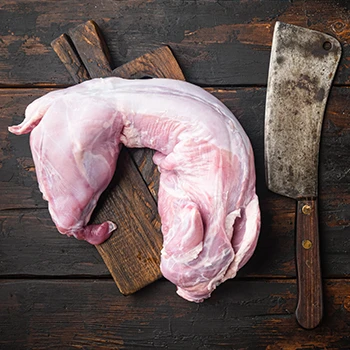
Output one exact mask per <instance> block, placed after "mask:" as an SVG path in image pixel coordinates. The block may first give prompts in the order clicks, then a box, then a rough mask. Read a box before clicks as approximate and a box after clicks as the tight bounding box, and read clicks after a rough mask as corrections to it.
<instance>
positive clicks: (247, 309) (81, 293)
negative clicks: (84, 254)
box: [0, 279, 350, 350]
mask: <svg viewBox="0 0 350 350" xmlns="http://www.w3.org/2000/svg"><path fill="white" fill-rule="evenodd" d="M227 285H228V288H227V289H225V290H223V289H218V290H217V291H216V292H215V293H214V294H213V296H212V298H211V299H209V300H207V301H205V302H204V303H202V304H195V303H189V302H187V301H185V300H183V299H181V298H180V297H179V296H177V295H176V293H175V288H174V286H173V285H172V284H171V283H169V282H168V281H166V280H163V279H162V280H160V281H158V282H156V283H154V284H152V285H150V286H148V287H146V288H145V289H143V290H141V291H139V292H138V293H136V294H134V295H131V296H127V297H125V296H122V295H121V294H120V293H119V292H118V290H117V288H116V286H115V285H114V283H113V281H103V280H100V281H96V280H84V279H82V280H52V281H45V280H40V281H35V280H22V281H21V280H19V281H13V280H2V281H0V298H1V301H2V302H1V303H0V330H1V331H2V336H1V337H0V347H1V348H3V349H12V348H15V349H28V348H29V349H57V348H65V349H67V348H78V349H94V350H96V349H105V350H107V349H108V350H109V349H144V348H155V349H179V350H182V349H189V350H191V349H222V348H223V349H251V350H260V349H261V350H262V349H264V350H265V349H271V350H275V349H276V350H280V349H283V350H294V349H347V348H348V345H349V343H350V338H349V337H350V336H349V327H350V298H349V295H350V282H349V281H344V280H328V281H326V283H325V297H326V298H325V300H326V304H325V309H326V312H327V316H328V317H327V319H325V320H324V323H323V324H322V326H321V327H318V328H316V329H314V330H311V331H307V330H304V329H302V328H300V327H298V325H297V323H296V321H295V317H294V314H293V311H294V308H295V303H296V298H295V295H296V284H295V281H294V280H286V281H283V280H271V281H266V280H259V281H237V280H232V281H229V282H227Z"/></svg>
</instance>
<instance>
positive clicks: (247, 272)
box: [0, 88, 350, 288]
mask: <svg viewBox="0 0 350 350" xmlns="http://www.w3.org/2000/svg"><path fill="white" fill-rule="evenodd" d="M48 91H49V90H48V89H16V90H14V89H2V90H0V108H1V113H0V115H1V117H0V153H1V155H0V160H1V167H0V193H1V196H0V209H1V210H2V216H1V220H0V227H2V235H1V236H0V247H1V249H0V254H2V255H1V256H0V261H2V262H3V263H2V264H0V274H1V275H2V276H4V275H5V276H6V275H7V276H9V275H11V276H21V275H33V276H34V275H37V276H45V275H47V276H52V277H53V276H55V275H56V276H70V275H80V276H86V275H91V276H96V277H98V276H99V274H101V275H103V276H106V275H107V274H108V271H107V269H106V268H105V267H104V264H103V261H102V259H101V258H100V257H99V255H98V254H96V252H95V248H94V247H92V246H90V245H89V244H87V243H85V242H80V241H76V240H75V239H72V238H67V237H65V236H62V235H60V234H59V233H58V232H57V230H56V229H55V228H54V225H53V223H52V222H51V220H50V217H49V214H48V212H47V209H42V211H39V212H38V211H33V210H30V208H31V209H35V208H39V207H40V208H47V203H46V202H45V201H44V200H42V198H41V194H40V192H39V190H38V185H37V182H36V177H35V172H34V164H33V161H32V157H31V154H30V150H29V145H28V135H24V136H15V135H12V134H10V133H8V132H7V129H6V126H7V125H10V124H12V123H17V122H20V121H21V120H22V119H23V111H24V109H25V107H26V105H27V104H28V103H30V102H31V101H32V100H34V99H35V98H38V97H39V96H41V95H43V94H44V93H46V92H48ZM208 91H210V92H211V93H213V94H214V95H215V96H216V97H218V98H219V99H220V100H221V101H222V102H224V103H225V104H226V105H227V106H228V107H229V108H230V109H231V110H232V111H233V113H234V114H235V115H236V116H237V118H238V119H239V121H240V122H241V124H242V125H243V127H244V128H245V130H246V131H247V133H248V136H249V138H250V140H251V142H252V144H253V148H254V153H255V162H256V170H257V191H258V196H259V198H260V202H261V210H262V218H263V220H262V230H261V235H260V239H259V244H258V246H257V250H256V251H255V253H254V256H253V257H252V259H251V260H250V261H249V263H248V264H247V265H246V266H245V267H244V269H243V270H242V271H241V272H240V273H239V277H250V278H252V277H255V278H259V277H283V278H285V277H295V260H294V250H293V247H294V227H295V226H294V225H295V203H294V201H293V200H290V199H288V198H284V197H281V196H278V195H275V194H273V193H272V192H270V191H268V190H267V188H266V185H265V179H264V156H263V139H264V138H263V124H264V103H265V94H266V90H265V89H264V88H240V89H213V88H210V89H208ZM349 105H350V89H349V88H334V89H333V91H332V93H331V96H330V100H329V104H328V108H327V111H326V115H325V121H324V125H323V130H322V139H321V158H320V201H319V204H320V232H321V258H322V268H323V272H324V276H325V277H350V254H349V251H350V235H349V228H350V187H349V183H350V172H349V171H348V169H349V157H350V154H349V148H350V123H349V116H348V106H349ZM138 164H142V157H140V162H139V163H138ZM142 174H143V177H144V178H146V179H147V181H148V182H149V183H152V182H153V183H155V181H156V177H155V176H153V175H152V170H151V169H150V168H148V167H147V166H146V165H145V166H144V167H142ZM155 187H156V186H155V185H154V188H155ZM11 208H12V209H16V210H10V209H11ZM24 209H25V210H24ZM18 216H21V221H20V222H19V221H18V220H17V217H18ZM36 216H38V217H39V219H40V220H41V221H42V222H43V224H42V225H39V222H38V220H37V219H36ZM62 251H63V252H62ZM34 257H35V258H34ZM46 265H47V266H46ZM221 288H225V285H223V286H222V287H221Z"/></svg>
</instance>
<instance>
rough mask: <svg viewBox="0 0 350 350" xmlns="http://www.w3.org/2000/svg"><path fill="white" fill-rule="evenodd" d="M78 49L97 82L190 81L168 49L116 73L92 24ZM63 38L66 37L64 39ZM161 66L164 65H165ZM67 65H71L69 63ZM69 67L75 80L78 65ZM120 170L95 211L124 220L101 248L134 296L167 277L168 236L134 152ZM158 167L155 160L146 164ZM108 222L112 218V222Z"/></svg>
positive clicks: (82, 30) (123, 157) (79, 35)
mask: <svg viewBox="0 0 350 350" xmlns="http://www.w3.org/2000/svg"><path fill="white" fill-rule="evenodd" d="M70 36H71V38H72V41H73V43H74V46H75V48H76V50H77V52H78V55H79V56H80V58H81V60H82V62H83V64H84V67H85V68H86V70H87V74H86V75H89V76H90V77H91V78H98V77H107V76H111V75H116V76H119V74H121V75H122V76H123V77H128V78H130V77H134V76H135V74H139V75H140V76H143V75H145V74H146V75H150V76H152V77H167V76H168V77H169V78H174V79H176V78H178V79H182V80H183V79H184V76H183V74H182V72H181V69H180V67H179V66H178V64H177V62H176V60H175V58H174V56H173V55H172V53H171V51H170V50H169V49H168V48H167V47H163V48H160V49H158V50H156V51H155V52H152V53H149V54H146V55H144V56H143V57H140V58H138V59H136V60H134V61H132V62H129V63H127V64H125V65H124V66H123V67H121V69H116V70H114V71H113V72H112V68H111V57H110V55H109V52H108V48H107V46H106V43H105V41H104V39H103V36H102V34H101V32H100V30H99V28H98V26H97V25H96V23H95V22H93V21H92V20H89V21H87V22H86V23H84V24H82V25H79V26H77V27H76V28H74V29H72V30H71V31H70ZM60 38H61V39H62V40H61V41H63V42H64V43H65V44H66V45H65V46H59V47H57V45H56V42H57V40H55V41H54V42H53V43H52V45H53V47H54V49H55V51H58V52H57V53H58V55H59V57H62V51H64V50H66V51H67V52H66V53H63V57H65V56H66V55H69V56H71V55H70V52H72V51H73V48H70V47H69V46H70V44H69V41H68V39H67V37H63V38H62V37H60ZM58 40H60V39H58ZM160 62H161V63H160ZM63 63H64V64H65V65H66V66H67V65H68V63H67V62H66V61H65V60H64V61H63ZM72 63H73V64H72V67H70V68H69V71H70V73H71V74H73V77H74V79H75V80H79V79H80V77H79V76H78V75H76V74H75V72H76V69H75V66H76V64H75V62H74V61H73V62H72ZM119 160H120V161H119V164H120V165H119V172H118V176H117V177H115V180H114V181H112V183H113V182H114V183H115V185H110V186H109V190H107V191H105V198H104V199H103V200H100V205H99V206H98V207H97V208H96V210H95V218H94V219H93V220H92V222H101V221H105V220H112V221H114V222H118V229H117V231H116V232H114V233H113V234H112V236H111V237H110V238H109V239H108V240H107V241H106V242H104V243H102V244H100V245H97V246H96V248H97V250H98V251H99V253H100V254H101V256H102V258H103V260H104V262H105V263H106V265H107V267H108V269H109V271H110V272H111V274H112V276H113V279H114V280H115V282H116V284H117V286H118V288H119V290H120V291H121V292H122V293H123V294H126V295H127V294H131V293H134V292H136V291H137V290H139V289H141V288H143V287H144V286H146V285H148V284H149V283H152V282H154V281H155V280H157V279H158V278H160V277H161V272H160V268H159V266H160V251H161V248H162V241H163V240H162V235H161V231H160V227H161V224H160V218H159V215H158V211H157V205H156V202H155V201H154V199H153V198H152V193H151V192H149V190H148V187H147V184H146V183H145V182H144V180H143V178H142V176H141V174H140V172H139V170H138V169H137V167H136V166H135V164H134V162H133V160H132V158H131V157H130V155H129V153H128V152H127V151H125V149H123V150H122V151H121V154H120V155H119ZM146 162H147V163H148V164H150V166H153V167H155V166H154V165H153V162H152V159H151V157H149V158H148V159H147V161H146ZM107 218H108V219H107Z"/></svg>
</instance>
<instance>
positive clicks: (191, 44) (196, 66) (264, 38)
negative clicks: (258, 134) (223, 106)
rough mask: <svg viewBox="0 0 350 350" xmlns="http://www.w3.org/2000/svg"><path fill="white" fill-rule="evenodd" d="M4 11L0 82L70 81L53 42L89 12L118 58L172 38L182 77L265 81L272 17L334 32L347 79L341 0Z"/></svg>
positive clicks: (77, 1) (131, 0) (21, 6)
mask: <svg viewBox="0 0 350 350" xmlns="http://www.w3.org/2000/svg"><path fill="white" fill-rule="evenodd" d="M72 9H73V10H72ZM1 16H2V17H1V18H2V19H3V20H2V21H0V33H1V35H2V37H1V41H0V67H1V69H0V85H1V84H2V85H4V86H6V85H17V86H18V85H20V86H23V85H24V84H25V85H28V84H45V85H48V84H56V85H57V84H58V85H62V84H63V85H67V84H72V83H73V79H72V78H71V77H70V75H69V74H68V72H67V71H66V70H65V69H64V67H63V66H62V64H61V62H60V60H59V59H58V58H57V57H56V56H55V54H54V53H53V52H52V50H51V48H50V42H51V41H52V40H53V38H56V37H58V36H59V35H61V33H63V32H68V30H69V29H70V28H74V27H76V26H77V25H78V24H80V23H84V22H86V21H87V20H88V19H90V18H95V19H98V24H99V25H100V27H101V28H103V33H104V36H105V39H106V41H107V44H108V46H109V48H110V52H111V55H112V57H113V59H114V62H115V63H116V65H118V66H119V65H121V64H124V63H127V62H129V61H131V60H133V59H135V58H136V57H139V56H141V55H143V54H144V53H145V52H148V51H152V50H154V49H155V48H157V47H159V46H162V45H169V46H170V48H171V49H172V51H173V52H174V54H175V57H176V58H177V59H178V61H179V63H180V66H181V67H182V69H183V71H184V73H185V75H186V78H187V80H188V81H191V82H193V83H196V84H200V85H202V84H204V85H247V84H251V85H256V84H258V85H261V84H266V82H267V73H268V63H269V54H270V53H269V50H270V45H271V39H272V31H273V25H274V23H275V21H276V20H280V21H284V22H287V23H292V24H297V25H301V26H305V27H308V28H310V29H316V30H321V31H323V32H326V33H329V34H332V35H334V36H335V37H336V38H337V39H339V41H340V42H341V43H342V45H343V58H342V61H341V63H340V67H339V72H338V74H337V77H336V80H335V83H336V84H348V83H349V82H350V79H349V77H350V65H349V64H348V60H347V57H349V53H350V49H349V43H350V31H349V7H348V1H346V0H341V1H334V0H323V1H322V2H321V4H320V2H319V1H318V0H311V1H304V0H294V1H283V0H282V1H261V2H260V1H215V0H207V1H206V0H201V1H192V0H185V1H183V2H181V4H179V3H178V2H176V1H171V2H170V3H169V2H167V1H160V0H155V1H141V0H120V1H112V0H105V1H103V3H98V4H97V3H95V2H90V3H87V2H81V0H72V1H68V0H61V1H51V0H42V1H40V2H38V1H27V0H17V1H13V0H3V1H2V5H1ZM38 62H40V64H38Z"/></svg>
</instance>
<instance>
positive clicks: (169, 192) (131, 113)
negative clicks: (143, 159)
mask: <svg viewBox="0 0 350 350" xmlns="http://www.w3.org/2000/svg"><path fill="white" fill-rule="evenodd" d="M9 130H10V131H11V132H13V133H15V134H17V135H20V134H25V133H29V132H31V131H32V133H31V138H30V144H31V150H32V154H33V158H34V162H35V166H36V172H37V177H38V182H39V186H40V190H41V191H42V193H43V196H44V198H45V199H46V200H48V202H49V210H50V213H51V216H52V218H53V220H54V222H55V224H56V226H57V228H58V230H59V231H60V232H61V233H64V234H67V235H70V236H71V235H73V236H75V237H76V238H78V239H85V240H86V241H88V242H90V243H92V244H100V243H102V242H103V241H105V240H106V239H107V238H108V237H109V236H110V234H111V232H112V231H113V230H115V229H116V226H115V225H114V224H113V223H111V222H106V223H102V224H101V225H88V221H89V220H90V216H91V213H92V211H93V209H94V208H95V206H96V203H97V200H98V198H99V196H100V195H101V193H102V192H103V191H104V190H105V188H106V187H107V185H108V184H109V182H110V180H111V178H112V176H113V174H114V171H115V167H116V161H117V158H118V154H119V149H120V144H121V143H122V144H124V145H126V146H127V147H149V148H152V149H155V150H156V151H157V152H156V153H155V155H154V158H153V160H154V162H155V163H156V164H157V165H158V168H159V171H160V173H161V175H160V183H159V196H158V198H159V201H158V210H159V214H160V217H161V221H162V232H163V236H164V243H163V250H162V259H161V270H162V273H163V275H164V276H165V277H166V278H168V279H169V280H170V281H172V282H173V283H175V284H176V285H177V287H178V290H177V292H178V294H179V295H181V296H182V297H184V298H185V299H187V300H190V301H196V302H199V301H202V300H203V299H205V298H208V297H209V296H210V294H211V292H212V291H213V290H214V289H215V288H216V286H217V285H219V284H220V283H222V282H223V281H225V280H226V279H228V278H233V277H234V276H235V275H236V273H237V271H238V270H239V269H240V268H241V267H242V266H243V265H244V264H245V263H246V262H247V261H248V260H249V258H250V257H251V255H252V254H253V252H254V249H255V246H256V244H257V239H258V235H259V230H260V211H259V204H258V198H257V196H256V194H255V169H254V156H253V152H252V148H251V145H250V142H249V139H248V137H247V136H246V134H245V132H244V130H243V129H242V127H241V125H240V124H239V123H238V121H237V120H236V118H235V117H234V116H233V115H232V113H231V112H230V111H229V110H228V109H227V108H226V107H225V106H224V105H223V104H222V103H221V102H220V101H219V100H217V99H216V98H215V97H214V96H212V95H211V94H209V93H208V92H206V91H205V90H203V89H201V88H199V87H196V86H194V85H191V84H189V83H186V82H181V81H175V80H170V79H151V80H124V79H120V78H107V79H93V80H90V81H88V82H85V83H82V84H80V85H76V86H74V87H71V88H67V89H64V90H60V91H55V92H51V93H49V94H47V95H45V96H43V97H41V98H39V99H37V100H36V101H34V102H33V103H32V104H30V105H29V106H28V108H27V110H26V118H25V120H24V121H23V122H22V123H21V124H20V125H17V126H13V127H10V128H9Z"/></svg>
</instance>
